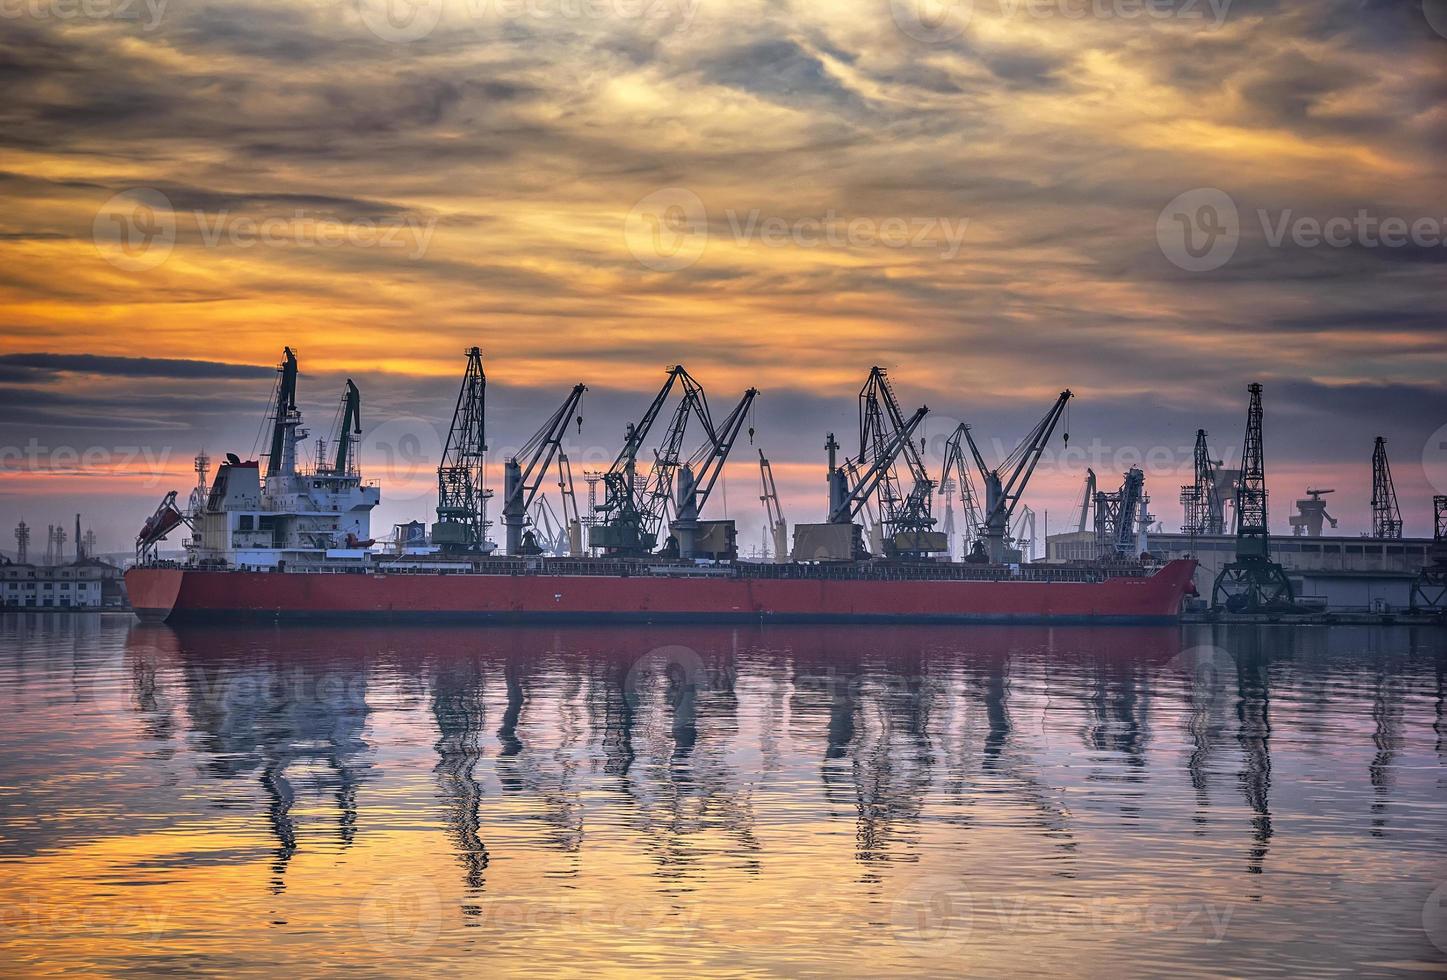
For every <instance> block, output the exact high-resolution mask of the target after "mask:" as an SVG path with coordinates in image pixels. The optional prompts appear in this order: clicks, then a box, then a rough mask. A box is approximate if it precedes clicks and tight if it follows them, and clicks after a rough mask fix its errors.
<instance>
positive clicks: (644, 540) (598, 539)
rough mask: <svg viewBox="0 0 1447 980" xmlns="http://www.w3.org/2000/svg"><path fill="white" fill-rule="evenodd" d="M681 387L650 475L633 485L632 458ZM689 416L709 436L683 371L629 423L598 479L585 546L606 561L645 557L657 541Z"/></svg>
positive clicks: (698, 392) (701, 403)
mask: <svg viewBox="0 0 1447 980" xmlns="http://www.w3.org/2000/svg"><path fill="white" fill-rule="evenodd" d="M678 384H681V385H682V387H683V389H684V396H683V399H682V401H681V402H680V404H679V406H678V408H677V409H676V410H675V412H674V416H673V421H672V423H671V424H670V425H669V428H668V433H667V435H666V438H665V440H664V443H663V446H662V447H661V448H660V449H659V450H657V451H656V452H655V455H654V463H653V468H652V471H651V473H650V475H649V478H648V479H647V480H643V481H640V480H639V479H638V454H639V453H640V452H641V451H642V449H643V445H644V442H645V440H646V439H647V438H648V433H649V432H650V431H651V430H652V428H653V424H654V423H655V422H656V421H657V420H658V416H659V414H660V413H661V412H662V411H663V407H664V405H665V404H667V402H668V397H669V395H670V394H671V393H672V391H673V388H674V386H675V385H678ZM690 415H697V416H698V417H699V418H701V419H702V421H703V423H704V428H705V430H706V431H707V433H708V435H709V436H710V437H712V436H713V435H714V431H713V423H712V422H711V421H710V420H709V418H708V402H707V401H706V400H705V398H704V394H703V387H702V386H701V385H700V384H698V382H696V381H694V380H693V378H692V377H691V376H690V375H689V373H688V372H687V371H686V370H684V367H683V365H681V364H679V365H675V366H674V367H672V368H671V369H669V372H668V378H667V379H666V380H665V381H664V382H663V387H661V388H660V389H659V390H658V394H657V395H655V396H654V397H653V401H652V403H651V404H649V406H648V409H647V410H646V411H645V412H644V413H643V417H642V418H641V419H639V420H638V421H637V422H636V423H633V422H630V423H629V424H628V430H627V433H626V435H625V437H624V440H623V448H622V449H620V450H619V452H618V456H617V457H616V458H615V459H614V460H613V465H612V466H610V467H609V468H608V471H607V472H606V473H604V474H602V476H601V477H600V479H601V481H602V484H603V502H602V503H599V504H595V505H594V512H595V513H596V514H597V515H598V517H597V522H596V523H595V524H593V525H592V526H591V527H589V528H588V546H589V547H590V548H600V549H602V550H603V551H604V552H606V553H608V554H612V555H646V554H649V553H650V552H652V551H653V549H654V547H655V545H656V544H657V540H658V527H659V525H660V524H661V523H662V521H663V517H664V511H665V509H666V508H667V506H668V504H669V500H670V498H671V497H672V493H673V473H674V470H676V468H677V466H678V464H679V459H678V454H679V452H680V451H681V449H682V445H683V436H684V429H685V427H686V425H687V423H688V419H689V417H690Z"/></svg>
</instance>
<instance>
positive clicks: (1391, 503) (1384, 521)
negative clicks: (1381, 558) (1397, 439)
mask: <svg viewBox="0 0 1447 980" xmlns="http://www.w3.org/2000/svg"><path fill="white" fill-rule="evenodd" d="M1401 536H1402V510H1401V508H1400V507H1398V506H1397V488H1396V486H1395V485H1394V484H1393V483H1392V467H1391V464H1389V463H1388V462H1387V440H1385V439H1383V438H1382V437H1381V436H1377V441H1376V445H1375V446H1373V448H1372V537H1374V538H1391V539H1396V538H1400V537H1401Z"/></svg>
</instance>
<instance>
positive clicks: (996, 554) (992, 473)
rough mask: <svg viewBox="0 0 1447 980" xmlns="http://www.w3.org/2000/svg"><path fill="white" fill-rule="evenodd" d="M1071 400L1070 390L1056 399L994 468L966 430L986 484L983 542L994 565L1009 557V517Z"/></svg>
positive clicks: (976, 463)
mask: <svg viewBox="0 0 1447 980" xmlns="http://www.w3.org/2000/svg"><path fill="white" fill-rule="evenodd" d="M1072 397H1074V393H1073V392H1071V391H1070V390H1069V389H1067V390H1065V391H1062V392H1061V393H1060V397H1058V398H1056V399H1055V404H1054V405H1052V406H1050V409H1049V411H1047V412H1046V413H1045V416H1044V417H1043V418H1041V419H1040V421H1039V422H1037V423H1036V424H1035V428H1033V429H1031V430H1030V432H1029V433H1028V434H1027V435H1026V436H1025V438H1024V439H1022V440H1021V441H1020V445H1018V446H1016V447H1015V450H1014V451H1013V452H1012V453H1010V455H1009V456H1007V457H1006V458H1005V459H1004V460H1003V461H1002V462H1001V463H1000V465H999V466H998V467H996V468H994V469H991V468H990V467H988V466H986V465H985V458H984V457H983V456H982V455H980V449H979V447H978V446H976V445H975V437H974V436H973V435H972V434H971V432H970V430H968V429H966V430H965V441H966V442H968V443H969V445H970V454H971V455H972V456H974V459H975V466H976V467H977V468H978V469H979V472H980V478H981V479H982V480H983V481H984V484H985V517H984V520H983V521H982V522H981V525H980V537H981V539H982V540H983V541H984V545H985V547H984V552H985V556H986V557H987V558H988V559H989V561H991V562H993V563H999V562H1003V561H1004V560H1005V558H1006V554H1005V548H1006V539H1007V537H1008V535H1009V530H1010V518H1011V516H1012V515H1013V514H1014V512H1015V507H1016V506H1017V505H1018V504H1019V503H1020V497H1021V495H1022V494H1024V492H1025V487H1026V486H1028V485H1029V483H1030V476H1031V474H1033V473H1034V472H1035V466H1036V464H1037V463H1039V462H1040V455H1041V454H1042V453H1043V452H1044V451H1045V446H1046V445H1047V444H1048V443H1049V442H1050V436H1051V435H1052V434H1053V433H1054V432H1055V427H1056V425H1058V424H1059V422H1060V417H1061V416H1062V415H1064V414H1065V406H1066V405H1068V404H1069V403H1070V399H1071V398H1072ZM1065 443H1066V445H1067V446H1068V445H1069V444H1070V433H1069V432H1068V431H1067V432H1066V433H1065Z"/></svg>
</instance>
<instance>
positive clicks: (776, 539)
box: [759, 449, 789, 562]
mask: <svg viewBox="0 0 1447 980" xmlns="http://www.w3.org/2000/svg"><path fill="white" fill-rule="evenodd" d="M759 484H760V486H761V488H762V493H761V494H760V495H759V502H760V503H762V504H763V505H764V519H765V520H766V521H768V524H769V534H770V536H771V538H772V540H773V543H774V560H775V561H780V562H781V561H786V560H787V559H788V556H789V523H788V521H786V520H784V508H783V506H782V505H781V504H780V503H779V489H778V487H776V486H775V485H774V467H773V464H771V463H770V462H769V459H768V457H767V456H765V455H764V451H763V450H762V449H760V450H759Z"/></svg>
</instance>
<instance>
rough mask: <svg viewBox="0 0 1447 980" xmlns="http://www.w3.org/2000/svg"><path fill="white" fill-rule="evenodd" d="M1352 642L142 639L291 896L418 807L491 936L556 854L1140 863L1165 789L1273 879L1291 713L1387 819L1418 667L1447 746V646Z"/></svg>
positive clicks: (1400, 816) (672, 893) (483, 634)
mask: <svg viewBox="0 0 1447 980" xmlns="http://www.w3.org/2000/svg"><path fill="white" fill-rule="evenodd" d="M1331 637H1332V634H1328V633H1326V632H1321V633H1317V634H1312V633H1307V632H1293V633H1287V634H1270V633H1269V632H1264V631H1258V630H1240V629H1237V630H1225V629H1219V628H1218V629H1214V630H1213V629H1210V628H1205V629H1200V630H1188V631H1180V630H1177V629H1174V628H1170V629H1150V628H1133V629H1119V630H1109V629H1060V628H1057V629H1045V628H1040V629H1025V628H978V629H970V630H960V629H947V628H933V627H929V628H925V627H921V628H916V629H899V628H889V629H885V628H879V629H874V628H868V627H853V628H843V627H821V628H773V629H764V630H760V629H741V628H724V627H717V628H715V627H697V628H690V629H679V628H668V629H663V628H650V627H635V628H609V629H602V628H591V629H589V628H569V629H537V628H532V629H528V628H515V629H487V630H469V629H396V630H390V629H380V630H379V629H351V628H345V627H343V628H337V627H327V628H322V627H317V628H291V629H287V630H277V629H270V628H264V627H256V628H250V627H228V628H225V629H220V628H215V629H211V628H199V627H191V628H187V629H184V630H176V629H171V628H168V627H140V626H136V627H132V628H131V629H130V630H129V633H128V635H127V638H126V641H125V648H126V658H127V660H126V662H127V666H128V669H129V672H130V676H131V680H132V684H131V688H132V690H131V710H132V711H133V713H134V718H135V728H136V732H137V735H138V736H139V737H142V738H144V739H145V740H146V741H147V743H148V744H150V745H152V746H153V749H151V750H150V751H152V752H154V753H158V757H162V756H164V757H168V758H169V757H177V758H179V757H181V756H182V755H185V757H186V758H189V759H193V760H194V765H195V771H196V775H197V776H198V778H199V779H200V780H201V781H202V787H203V789H202V792H203V793H204V794H206V795H207V797H208V799H210V801H211V805H212V806H214V807H216V808H218V809H220V810H223V811H225V812H228V813H232V814H236V813H243V814H249V815H250V817H251V819H253V820H254V821H255V825H256V826H257V828H258V829H259V830H263V831H264V833H265V834H266V835H267V836H268V837H269V838H270V840H271V849H270V855H269V859H268V861H267V862H266V871H265V874H266V880H267V885H268V887H269V889H270V890H271V891H272V893H274V894H276V895H278V896H280V895H284V894H285V893H286V892H287V891H288V890H290V889H294V888H295V887H297V886H296V884H295V882H296V877H295V876H296V872H295V870H294V869H295V868H297V867H299V866H300V865H298V864H297V861H296V859H297V856H298V855H300V854H304V853H307V852H308V851H309V849H311V850H316V849H319V848H320V849H327V848H330V849H334V850H342V849H346V848H350V847H353V846H354V845H357V844H358V842H361V841H366V840H368V835H369V834H382V833H384V832H386V830H387V824H388V822H389V821H395V820H396V819H397V818H396V816H395V815H396V813H397V812H398V811H399V807H402V806H404V805H405V812H406V813H408V814H409V815H410V819H411V820H412V821H413V822H414V823H415V825H416V826H417V827H418V828H421V829H422V830H423V831H424V832H425V831H428V829H429V828H430V832H431V833H433V834H435V835H438V839H439V840H445V844H446V852H447V853H450V855H451V860H452V863H453V866H454V871H453V875H454V877H453V879H452V881H451V883H450V884H447V883H445V882H443V883H439V884H438V889H439V890H440V891H443V892H448V891H451V892H454V893H456V894H457V895H458V898H457V901H456V906H455V907H456V908H458V909H460V910H461V913H462V915H461V919H460V921H461V922H462V923H463V924H466V925H472V926H476V927H483V926H486V924H487V922H488V921H489V920H488V913H487V909H488V907H489V906H488V899H489V896H490V895H492V894H494V893H496V894H507V893H509V892H511V891H514V890H515V889H516V888H517V886H518V883H519V881H520V879H519V878H518V875H519V874H520V873H523V869H524V868H528V867H532V866H534V864H536V863H537V862H538V861H539V860H542V861H543V864H544V865H545V867H546V869H547V870H546V872H545V873H544V875H543V879H542V880H544V881H546V882H553V883H556V884H557V885H558V886H559V887H561V883H563V882H568V881H571V882H573V883H574V884H573V885H572V886H571V887H573V888H584V887H585V886H586V883H587V882H588V881H590V880H592V876H594V875H596V874H597V873H598V871H597V869H598V867H599V864H598V862H599V861H603V862H607V863H608V864H612V865H616V866H617V869H631V870H627V871H626V872H625V871H624V870H617V871H615V873H616V874H626V875H628V876H630V880H634V881H637V880H641V879H640V878H639V877H638V876H642V877H644V878H647V879H651V881H652V883H653V884H652V886H651V889H650V890H651V893H652V894H653V895H654V896H655V899H656V901H657V902H659V903H660V905H659V908H660V909H663V910H664V912H662V913H660V914H683V913H684V911H685V910H687V909H688V908H690V907H691V903H692V902H693V901H694V900H695V898H696V896H697V894H698V893H699V892H700V891H706V890H707V889H708V888H709V887H710V884H711V883H713V882H716V881H717V880H719V879H720V877H721V876H728V875H735V874H737V875H742V876H744V878H752V879H755V880H758V881H761V882H765V881H769V880H771V879H772V878H773V877H775V876H780V875H782V876H785V877H787V876H789V875H791V874H792V875H797V874H799V873H800V872H799V871H798V870H797V869H796V870H793V871H790V870H786V868H788V867H790V865H789V861H790V860H805V861H817V860H818V856H819V855H820V854H822V853H825V850H824V849H825V845H826V844H827V842H828V841H830V840H833V839H837V837H838V835H839V834H841V833H847V835H848V838H849V839H850V840H851V841H852V844H851V845H850V846H849V848H848V854H847V858H846V860H845V861H844V862H843V863H834V864H830V865H828V867H829V873H830V874H831V876H833V877H834V878H835V879H837V880H838V881H840V882H844V881H848V882H850V883H852V886H857V887H859V888H862V889H864V890H865V892H866V893H869V894H876V895H879V896H881V899H880V900H883V896H887V894H888V893H889V892H888V889H889V888H891V887H894V886H893V884H892V883H893V882H895V881H897V880H898V877H897V876H899V875H907V874H910V873H911V872H910V869H912V868H918V867H919V866H921V865H923V864H926V863H931V862H933V863H936V864H938V862H940V861H941V860H942V857H941V855H942V854H944V853H948V852H947V851H945V852H942V851H940V850H939V849H940V847H941V846H942V843H943V842H945V841H953V842H955V843H954V845H953V846H956V847H959V846H965V845H966V843H967V842H968V840H969V838H970V837H971V836H982V837H990V835H992V834H995V833H997V832H998V831H999V830H1000V829H1001V828H1006V829H1008V831H1009V833H1011V834H1013V835H1020V836H1016V837H1015V838H1013V839H1014V841H1016V843H1012V844H1010V845H1009V846H1011V847H1022V848H1023V847H1026V843H1025V842H1027V841H1034V842H1035V845H1038V846H1040V847H1041V848H1043V850H1042V851H1041V852H1040V853H1042V854H1049V855H1051V857H1050V858H1049V859H1048V861H1047V863H1046V864H1045V865H1044V866H1043V867H1044V868H1046V869H1048V873H1047V875H1046V876H1045V877H1047V878H1056V879H1065V880H1076V881H1082V880H1086V879H1089V878H1090V877H1091V876H1092V875H1093V874H1097V873H1098V871H1097V868H1098V862H1099V861H1100V858H1101V853H1102V850H1103V849H1104V850H1105V851H1107V852H1109V853H1112V854H1115V855H1116V860H1118V861H1120V862H1122V865H1123V866H1125V867H1133V868H1137V869H1139V868H1141V867H1142V866H1141V865H1140V864H1139V862H1137V861H1135V859H1134V858H1133V857H1132V855H1131V854H1130V853H1129V841H1130V840H1131V839H1132V834H1134V833H1136V832H1138V831H1139V830H1140V829H1142V828H1143V827H1145V826H1147V825H1151V824H1154V823H1158V822H1159V821H1160V820H1161V819H1162V810H1163V808H1166V809H1169V811H1170V815H1171V816H1172V818H1174V815H1175V814H1176V813H1177V812H1178V813H1179V815H1180V819H1181V825H1182V827H1183V833H1185V834H1186V835H1188V837H1189V839H1192V840H1196V841H1199V842H1201V844H1202V846H1207V845H1209V846H1210V847H1213V848H1215V847H1224V848H1226V849H1228V850H1230V851H1233V852H1234V853H1235V855H1236V859H1235V870H1236V871H1237V872H1239V873H1241V874H1242V875H1243V878H1242V885H1241V887H1240V888H1239V889H1237V891H1236V894H1237V895H1238V896H1244V897H1245V898H1246V899H1256V898H1260V897H1262V896H1263V895H1264V894H1266V892H1267V885H1266V883H1265V880H1266V879H1268V878H1269V877H1270V876H1271V873H1272V866H1273V863H1274V862H1275V860H1277V859H1276V858H1273V857H1272V852H1273V850H1275V849H1276V848H1277V847H1278V845H1280V844H1281V843H1282V838H1283V833H1284V831H1283V830H1282V822H1281V819H1280V816H1279V813H1278V808H1279V807H1280V806H1281V804H1279V803H1277V802H1276V800H1275V797H1276V796H1277V795H1278V788H1279V784H1280V782H1281V779H1282V776H1281V774H1280V771H1279V766H1278V765H1277V760H1274V758H1273V756H1274V754H1276V753H1277V751H1278V749H1277V748H1276V746H1277V745H1278V742H1279V740H1280V739H1281V737H1282V733H1283V731H1285V732H1286V736H1285V737H1286V738H1288V739H1295V740H1299V741H1301V742H1302V744H1305V745H1306V746H1307V748H1306V751H1307V752H1308V754H1309V753H1310V752H1312V751H1313V749H1312V744H1313V743H1316V742H1326V741H1328V740H1330V739H1338V740H1339V739H1341V738H1342V737H1343V733H1344V732H1350V731H1357V732H1358V734H1357V735H1356V736H1355V737H1357V738H1358V739H1359V741H1360V742H1361V746H1362V750H1363V752H1364V753H1365V755H1364V756H1363V759H1364V761H1363V762H1361V763H1360V764H1359V765H1360V769H1359V770H1358V773H1359V775H1360V777H1361V778H1362V779H1363V780H1364V781H1365V783H1366V784H1367V785H1368V786H1369V787H1370V801H1369V803H1370V805H1369V811H1370V812H1369V816H1368V818H1367V820H1368V824H1367V827H1368V829H1367V831H1366V832H1367V833H1369V834H1371V835H1376V836H1378V837H1381V838H1389V837H1390V836H1391V835H1392V834H1393V832H1394V828H1396V827H1398V826H1400V824H1401V822H1402V821H1403V820H1404V819H1406V817H1405V816H1404V811H1402V810H1400V809H1398V808H1396V807H1395V806H1394V800H1395V797H1396V794H1398V793H1399V792H1400V791H1401V786H1400V778H1401V775H1400V774H1401V768H1400V766H1401V758H1402V753H1403V752H1406V751H1408V750H1409V745H1408V742H1409V738H1408V733H1407V730H1408V728H1409V727H1410V719H1409V717H1408V710H1407V705H1408V704H1409V703H1410V696H1411V692H1412V691H1413V690H1415V689H1416V688H1417V687H1419V686H1421V685H1423V684H1425V685H1427V686H1428V687H1430V688H1431V692H1432V696H1431V697H1430V698H1427V697H1426V696H1425V695H1424V696H1423V699H1422V703H1424V704H1426V703H1428V702H1429V701H1430V704H1431V707H1432V712H1433V717H1432V720H1431V723H1430V724H1431V727H1432V736H1431V737H1432V745H1433V749H1432V751H1433V752H1434V753H1435V756H1434V757H1435V759H1436V760H1437V762H1438V764H1439V765H1440V764H1441V762H1442V759H1443V747H1442V724H1443V723H1442V715H1443V693H1442V689H1443V679H1442V678H1443V669H1442V659H1441V651H1439V650H1436V649H1435V648H1434V647H1432V646H1431V644H1430V642H1427V643H1424V645H1423V646H1422V647H1421V648H1420V649H1419V648H1416V647H1413V648H1410V649H1408V650H1407V651H1405V652H1399V653H1397V654H1394V655H1392V656H1386V655H1379V656H1376V657H1373V656H1372V655H1370V651H1368V654H1367V655H1365V656H1364V655H1363V654H1362V653H1361V651H1358V650H1356V649H1355V648H1346V649H1338V648H1334V646H1333V643H1334V642H1339V641H1334V640H1333V639H1332V638H1331ZM1283 638H1284V641H1283ZM1380 653H1381V652H1380V651H1379V654H1380ZM1419 675H1420V676H1419ZM1334 685H1335V686H1338V687H1340V686H1343V685H1349V686H1350V687H1351V691H1352V693H1353V695H1354V696H1356V697H1358V699H1359V703H1360V706H1361V707H1360V715H1361V719H1362V723H1361V724H1360V725H1359V726H1358V727H1357V728H1355V729H1353V728H1347V729H1343V728H1342V727H1341V725H1340V724H1339V723H1338V722H1335V721H1333V717H1334V716H1333V712H1338V713H1339V712H1340V711H1341V710H1342V704H1343V700H1342V698H1341V697H1338V696H1336V693H1335V692H1334V691H1333V690H1332V688H1333V686H1334ZM1281 688H1285V689H1286V691H1287V692H1288V693H1287V695H1286V696H1285V700H1284V701H1283V697H1282V695H1281V694H1280V693H1279V689H1281ZM1283 704H1284V705H1285V707H1283V706H1282V705H1283ZM1353 710H1356V709H1353ZM187 749H188V750H189V754H188V753H187V752H185V751H183V750H187ZM419 753H421V754H419ZM419 762H421V763H422V764H420V765H419V764H418V763H419ZM1319 762H1320V760H1317V763H1314V764H1319ZM1290 765H1291V773H1292V774H1291V775H1290V776H1288V777H1287V778H1288V779H1292V780H1297V781H1299V780H1300V778H1301V776H1300V765H1301V762H1300V759H1299V758H1298V759H1297V760H1295V761H1293V762H1292V763H1291V764H1290ZM1176 784H1179V786H1180V788H1181V791H1180V793H1179V799H1177V797H1176V795H1174V794H1175V793H1176V791H1175V790H1174V789H1172V788H1171V787H1173V786H1174V785H1176ZM206 787H211V788H209V789H207V788H206ZM1288 805H1291V804H1288ZM789 827H792V828H796V832H797V833H798V834H799V835H800V837H799V845H798V846H799V848H801V850H800V851H798V853H795V851H794V850H792V849H791V848H789V847H786V846H782V845H781V842H780V838H779V836H778V834H779V830H780V828H789ZM846 828H847V829H846ZM786 839H787V838H786ZM831 846H832V845H831ZM1031 846H1034V845H1031ZM1286 846H1287V848H1288V849H1290V848H1292V847H1299V846H1301V844H1300V842H1299V841H1297V840H1295V839H1293V838H1290V837H1288V839H1287V844H1286ZM806 853H810V854H814V855H815V856H814V857H813V858H805V857H804V855H805V854H806ZM542 855H552V857H549V858H546V859H543V858H542V857H541V856H542ZM781 862H782V864H781ZM394 870H395V873H398V874H407V873H409V871H410V869H408V868H405V867H400V868H396V869H394ZM417 873H421V872H420V871H418V872H417ZM961 873H962V872H961ZM1140 873H1144V872H1143V871H1142V872H1140ZM603 901H605V902H606V898H605V899H603Z"/></svg>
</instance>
